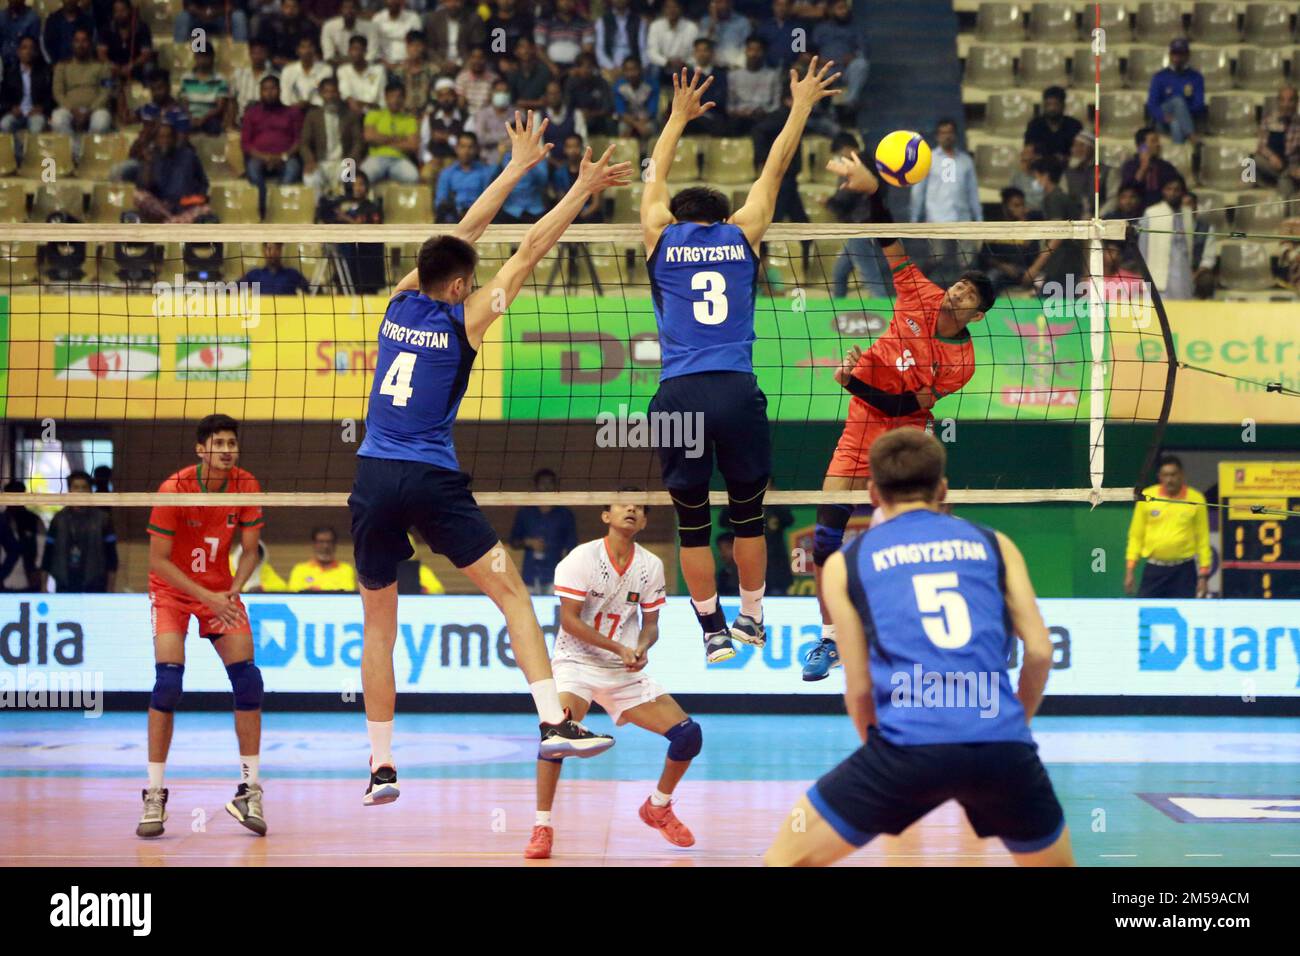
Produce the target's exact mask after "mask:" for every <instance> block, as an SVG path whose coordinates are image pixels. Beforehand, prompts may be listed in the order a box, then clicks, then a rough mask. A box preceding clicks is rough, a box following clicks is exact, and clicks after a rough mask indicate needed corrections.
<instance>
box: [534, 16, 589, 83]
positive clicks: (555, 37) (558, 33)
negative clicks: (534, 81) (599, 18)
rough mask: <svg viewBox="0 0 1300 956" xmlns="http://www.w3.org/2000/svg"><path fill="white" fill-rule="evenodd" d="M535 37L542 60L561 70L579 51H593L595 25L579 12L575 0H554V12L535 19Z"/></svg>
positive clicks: (573, 59) (567, 65) (552, 67)
mask: <svg viewBox="0 0 1300 956" xmlns="http://www.w3.org/2000/svg"><path fill="white" fill-rule="evenodd" d="M536 39H537V46H538V50H539V51H540V53H541V57H542V60H543V62H545V63H546V65H547V66H548V67H550V70H551V72H552V73H556V74H560V73H563V72H564V68H565V67H570V66H572V65H573V63H574V61H575V60H577V59H578V54H579V53H582V52H583V51H584V50H585V51H587V52H589V53H594V52H595V48H596V28H595V27H594V26H593V25H592V23H591V21H590V20H585V19H583V18H582V17H580V16H578V12H577V10H576V5H575V3H574V0H555V15H554V16H553V17H547V18H545V19H543V20H540V21H538V23H537V34H536Z"/></svg>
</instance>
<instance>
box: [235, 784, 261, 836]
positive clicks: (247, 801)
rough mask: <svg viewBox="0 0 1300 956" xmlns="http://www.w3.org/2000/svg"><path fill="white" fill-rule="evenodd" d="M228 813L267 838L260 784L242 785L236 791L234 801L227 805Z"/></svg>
mask: <svg viewBox="0 0 1300 956" xmlns="http://www.w3.org/2000/svg"><path fill="white" fill-rule="evenodd" d="M226 812H227V813H229V814H230V815H231V816H232V817H234V818H235V819H236V820H238V821H239V822H240V823H242V824H243V825H244V826H246V827H248V829H250V830H252V831H253V832H254V833H256V834H257V835H258V836H266V819H265V818H264V817H263V816H262V785H261V784H260V783H241V784H240V785H239V789H238V790H236V791H235V797H234V799H233V800H231V801H230V802H229V803H227V804H226Z"/></svg>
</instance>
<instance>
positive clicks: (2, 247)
mask: <svg viewBox="0 0 1300 956" xmlns="http://www.w3.org/2000/svg"><path fill="white" fill-rule="evenodd" d="M36 256H37V245H36V243H34V242H5V241H0V285H3V286H5V287H8V288H12V287H13V286H19V285H34V284H36V283H38V282H40V280H41V272H40V268H39V263H38V261H37V258H36Z"/></svg>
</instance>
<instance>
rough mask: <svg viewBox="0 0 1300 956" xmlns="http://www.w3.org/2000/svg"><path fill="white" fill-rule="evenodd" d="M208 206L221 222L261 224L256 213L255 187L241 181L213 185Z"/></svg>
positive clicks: (234, 180) (233, 180)
mask: <svg viewBox="0 0 1300 956" xmlns="http://www.w3.org/2000/svg"><path fill="white" fill-rule="evenodd" d="M208 205H210V206H211V207H212V211H213V213H215V214H216V216H217V218H218V219H220V220H221V221H222V222H240V223H253V222H261V221H262V217H261V216H259V215H258V213H257V187H255V186H254V185H253V184H252V183H249V182H245V181H243V180H241V179H232V180H229V181H228V182H221V183H213V184H212V186H211V188H210V192H209V195H208Z"/></svg>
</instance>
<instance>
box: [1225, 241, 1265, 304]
mask: <svg viewBox="0 0 1300 956" xmlns="http://www.w3.org/2000/svg"><path fill="white" fill-rule="evenodd" d="M1219 277H1220V280H1221V281H1222V282H1223V284H1224V285H1225V286H1227V287H1228V288H1231V289H1235V290H1240V291H1243V292H1254V291H1262V290H1264V289H1271V288H1273V287H1274V285H1275V283H1274V280H1273V269H1272V266H1271V264H1270V262H1269V254H1268V247H1267V246H1266V245H1264V244H1263V243H1260V242H1224V243H1223V244H1221V245H1220V246H1219Z"/></svg>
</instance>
